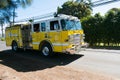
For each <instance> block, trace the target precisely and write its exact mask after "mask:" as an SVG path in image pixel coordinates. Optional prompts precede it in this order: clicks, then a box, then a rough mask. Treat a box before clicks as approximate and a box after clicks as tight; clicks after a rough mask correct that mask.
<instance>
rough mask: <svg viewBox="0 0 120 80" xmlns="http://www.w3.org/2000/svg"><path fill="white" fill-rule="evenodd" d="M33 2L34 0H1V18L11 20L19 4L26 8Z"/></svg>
mask: <svg viewBox="0 0 120 80" xmlns="http://www.w3.org/2000/svg"><path fill="white" fill-rule="evenodd" d="M31 3H32V0H0V19H3V20H4V21H8V22H9V21H10V18H11V17H12V16H14V14H15V13H14V11H15V8H17V7H19V6H22V7H23V8H25V7H26V6H28V5H30V4H31Z"/></svg>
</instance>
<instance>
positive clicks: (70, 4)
mask: <svg viewBox="0 0 120 80" xmlns="http://www.w3.org/2000/svg"><path fill="white" fill-rule="evenodd" d="M91 11H92V10H91V6H90V5H89V4H87V3H85V2H80V3H78V2H76V1H67V2H65V3H64V4H63V5H62V7H58V9H57V12H58V13H61V14H67V15H73V16H76V17H78V18H79V19H82V18H84V17H87V16H90V15H91Z"/></svg>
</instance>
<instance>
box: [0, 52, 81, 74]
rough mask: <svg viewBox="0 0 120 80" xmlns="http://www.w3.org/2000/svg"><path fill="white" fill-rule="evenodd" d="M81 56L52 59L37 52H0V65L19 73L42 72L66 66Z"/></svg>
mask: <svg viewBox="0 0 120 80" xmlns="http://www.w3.org/2000/svg"><path fill="white" fill-rule="evenodd" d="M82 56H83V55H78V54H74V55H70V54H59V53H58V54H56V55H55V56H53V57H49V58H48V57H43V56H41V55H40V53H39V52H38V51H29V50H28V51H25V52H24V51H20V52H17V53H14V52H12V51H11V50H5V51H1V52H0V64H3V65H5V66H8V67H11V68H13V69H15V70H17V71H19V72H29V71H36V70H43V69H46V68H52V67H55V66H62V65H67V64H69V63H71V62H73V61H75V60H77V59H79V58H81V57H82Z"/></svg>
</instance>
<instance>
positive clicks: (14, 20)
mask: <svg viewBox="0 0 120 80" xmlns="http://www.w3.org/2000/svg"><path fill="white" fill-rule="evenodd" d="M14 23H15V8H14V9H13V25H14Z"/></svg>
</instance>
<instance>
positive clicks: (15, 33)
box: [5, 26, 22, 47]
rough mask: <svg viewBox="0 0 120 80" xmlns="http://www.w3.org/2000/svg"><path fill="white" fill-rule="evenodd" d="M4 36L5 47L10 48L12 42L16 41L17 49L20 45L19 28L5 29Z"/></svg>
mask: <svg viewBox="0 0 120 80" xmlns="http://www.w3.org/2000/svg"><path fill="white" fill-rule="evenodd" d="M5 34H6V35H5V36H6V37H5V38H6V45H7V46H11V44H12V41H13V40H15V41H17V43H18V46H19V47H20V46H21V45H22V40H21V31H20V26H16V27H9V28H6V30H5Z"/></svg>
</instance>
